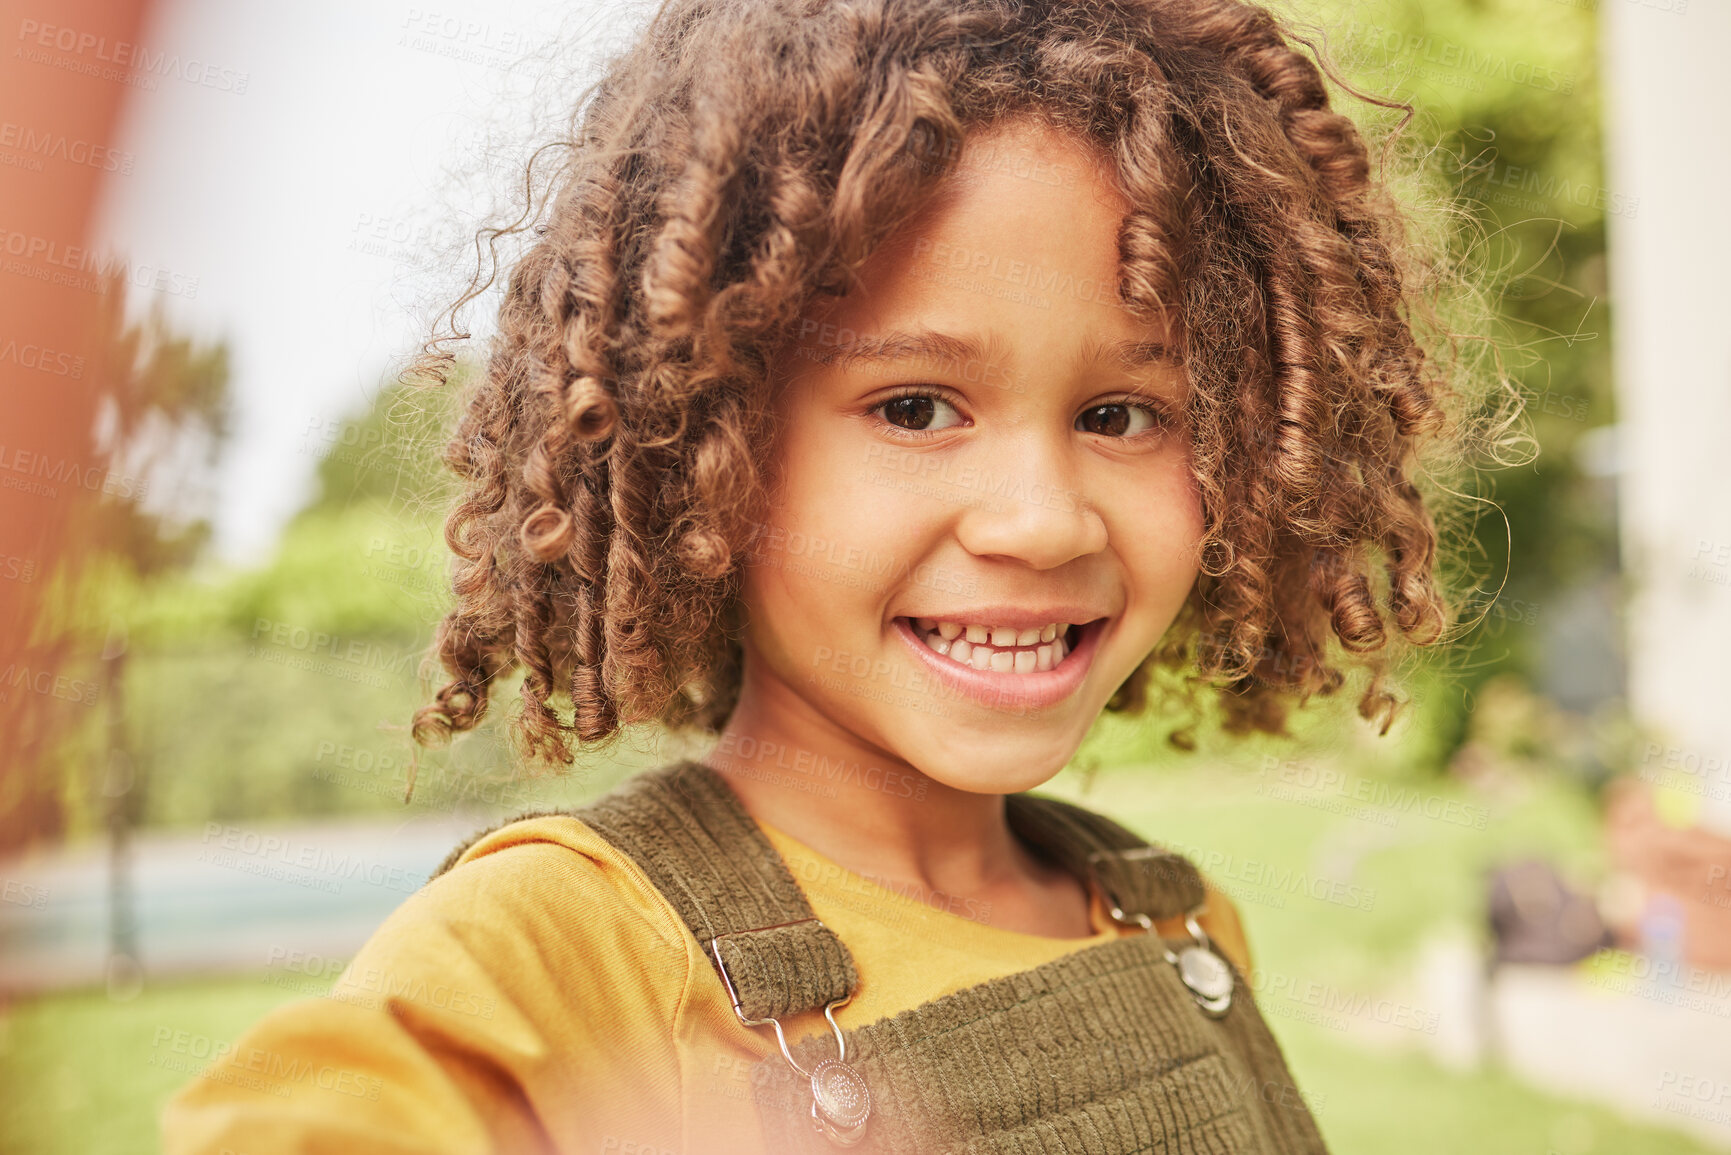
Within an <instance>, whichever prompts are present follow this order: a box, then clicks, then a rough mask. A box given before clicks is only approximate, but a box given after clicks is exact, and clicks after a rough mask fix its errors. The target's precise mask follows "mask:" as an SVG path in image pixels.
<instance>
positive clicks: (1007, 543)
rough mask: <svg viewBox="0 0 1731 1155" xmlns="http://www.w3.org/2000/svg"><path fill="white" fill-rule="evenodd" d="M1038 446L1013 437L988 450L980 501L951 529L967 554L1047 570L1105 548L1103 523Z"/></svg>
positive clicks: (1066, 471) (1056, 460)
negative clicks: (988, 462) (1011, 441)
mask: <svg viewBox="0 0 1731 1155" xmlns="http://www.w3.org/2000/svg"><path fill="white" fill-rule="evenodd" d="M1042 442H1047V439H1045V438H1037V437H1027V438H1018V439H1016V441H1015V443H1013V444H1002V445H1000V446H997V447H994V448H993V450H992V452H991V453H990V455H989V459H990V461H991V462H992V464H990V465H985V466H983V467H982V468H981V470H980V476H981V478H982V481H981V484H980V487H979V488H980V494H979V499H978V500H977V501H974V502H971V503H969V504H968V506H967V507H966V508H965V510H964V512H963V513H962V516H961V518H960V519H959V521H958V523H957V526H956V537H957V538H958V540H959V541H960V542H961V545H962V547H963V548H964V549H966V550H967V551H968V552H969V553H970V554H973V555H974V556H975V557H998V558H1008V559H1013V560H1015V561H1019V562H1022V563H1023V564H1025V565H1028V566H1031V567H1032V568H1034V569H1038V570H1048V569H1056V568H1057V567H1058V566H1061V565H1063V564H1064V563H1065V562H1068V561H1073V560H1074V559H1076V558H1078V557H1085V556H1087V555H1088V554H1093V553H1099V552H1100V551H1101V550H1103V549H1105V548H1106V522H1105V521H1104V519H1102V518H1101V516H1100V514H1099V513H1098V512H1097V511H1096V509H1095V506H1094V503H1092V502H1091V501H1089V500H1088V497H1087V494H1086V493H1085V492H1083V490H1082V489H1081V488H1079V487H1078V486H1077V484H1076V481H1077V474H1076V470H1075V469H1074V468H1073V467H1072V465H1071V463H1070V462H1069V460H1068V457H1067V455H1066V454H1065V452H1064V451H1063V449H1062V448H1060V447H1057V446H1054V445H1051V444H1050V443H1049V442H1047V443H1045V444H1041V443H1042ZM981 448H986V447H984V446H982V447H981Z"/></svg>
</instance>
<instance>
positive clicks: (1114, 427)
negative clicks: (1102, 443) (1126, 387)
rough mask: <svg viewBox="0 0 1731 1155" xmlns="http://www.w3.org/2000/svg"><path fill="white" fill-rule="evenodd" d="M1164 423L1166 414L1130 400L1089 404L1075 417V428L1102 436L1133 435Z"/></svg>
mask: <svg viewBox="0 0 1731 1155" xmlns="http://www.w3.org/2000/svg"><path fill="white" fill-rule="evenodd" d="M1164 424H1166V414H1165V413H1163V412H1161V411H1160V410H1158V409H1156V408H1154V407H1153V406H1151V405H1141V404H1137V403H1136V402H1132V401H1108V402H1106V403H1105V404H1104V405H1091V406H1089V407H1088V408H1086V409H1084V410H1082V412H1081V414H1080V415H1079V416H1077V418H1076V428H1077V429H1080V430H1081V431H1082V432H1083V433H1097V434H1099V435H1100V436H1102V437H1134V436H1136V435H1137V434H1138V433H1146V432H1148V431H1149V430H1150V429H1153V428H1154V427H1155V426H1157V425H1164Z"/></svg>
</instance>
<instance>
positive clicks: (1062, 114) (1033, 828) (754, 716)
mask: <svg viewBox="0 0 1731 1155" xmlns="http://www.w3.org/2000/svg"><path fill="white" fill-rule="evenodd" d="M555 193H556V195H555V196H554V198H553V199H552V200H551V201H550V202H549V204H550V206H551V207H550V208H549V210H548V211H547V212H546V214H545V217H544V220H543V222H542V227H538V228H537V229H536V237H537V239H536V240H535V242H534V244H533V245H532V247H530V248H529V250H528V251H527V253H526V254H525V255H524V256H523V257H522V258H521V259H520V261H518V263H517V265H516V267H515V269H514V271H513V272H512V275H511V278H510V283H509V289H508V292H507V294H506V298H505V302H504V305H503V307H502V311H501V314H500V334H499V336H498V338H497V341H496V344H495V346H494V348H493V352H492V355H491V359H490V361H489V364H488V367H487V371H486V374H485V380H484V381H483V382H482V383H481V384H480V386H479V388H478V390H477V392H476V393H475V394H474V396H473V397H472V398H471V399H470V400H469V402H468V406H467V409H466V412H465V414H464V416H463V418H462V422H461V424H460V426H459V428H458V430H457V432H456V435H455V437H454V438H453V440H452V442H451V445H450V450H449V454H448V459H449V461H450V463H451V465H452V467H453V468H454V469H455V470H456V471H457V472H458V473H459V474H460V475H461V476H462V477H463V478H464V479H465V481H466V484H467V490H466V492H465V494H464V497H463V500H462V502H461V503H460V504H459V505H458V506H457V508H456V510H455V511H454V513H453V514H452V516H451V519H450V522H449V525H448V532H447V539H448V541H449V542H450V545H451V548H452V550H453V551H454V552H455V553H456V554H457V555H458V557H459V558H460V559H461V560H460V565H459V568H458V570H457V571H456V577H455V585H456V593H457V599H458V600H457V605H456V608H455V609H454V610H453V612H452V613H451V614H450V615H449V616H448V617H447V618H446V620H445V622H444V624H443V627H442V629H441V633H440V636H439V642H438V646H439V652H440V656H441V657H442V659H443V661H444V664H445V667H446V668H447V669H448V670H449V671H450V673H451V676H452V681H451V683H450V684H449V685H447V686H446V687H445V688H444V689H443V690H442V691H440V693H439V694H438V697H437V700H436V701H435V702H434V703H433V704H432V705H431V706H429V707H428V708H427V709H425V710H423V711H422V713H421V715H420V716H419V717H418V719H417V737H418V738H420V739H422V740H423V741H428V742H433V741H438V740H441V739H443V738H445V737H448V736H449V735H451V734H452V733H453V732H458V731H465V730H468V729H470V728H472V727H473V726H475V725H476V723H477V722H478V721H479V720H480V718H481V716H482V715H483V713H484V712H485V710H486V708H487V703H488V697H489V693H490V690H491V688H492V686H493V685H494V683H495V682H496V681H498V680H499V679H500V678H501V677H502V676H504V675H505V674H507V673H508V672H509V671H510V670H512V669H513V668H514V667H520V668H521V669H522V671H523V674H524V681H523V692H522V699H523V708H522V712H521V715H520V717H519V718H518V719H517V720H516V723H515V726H516V730H517V732H518V733H519V734H520V736H521V737H522V739H523V740H524V742H525V744H526V745H527V746H528V748H529V749H531V750H532V751H534V752H535V753H537V754H539V755H541V756H543V757H546V758H549V759H553V760H559V759H568V758H569V756H570V749H571V743H572V740H573V739H575V740H576V741H577V742H579V743H583V744H597V745H598V744H601V743H604V742H606V741H607V740H609V739H612V738H614V737H616V736H617V735H618V734H619V733H620V731H621V728H622V727H624V726H627V725H630V724H636V723H644V722H659V723H662V724H664V725H666V726H668V727H671V728H673V729H674V730H686V731H695V732H697V733H699V734H709V735H714V736H715V741H714V743H713V745H712V746H710V747H709V749H708V750H707V752H706V753H705V755H704V757H703V758H701V759H696V760H683V761H680V762H678V763H675V764H673V765H671V766H668V767H665V768H663V769H660V770H656V771H652V772H649V773H646V774H641V775H639V776H637V778H635V779H634V780H632V781H629V782H628V783H627V784H626V785H625V786H624V787H622V788H621V789H620V790H619V791H616V792H615V793H614V794H612V795H609V796H608V797H606V798H604V799H602V800H601V801H599V802H597V803H595V804H592V805H591V806H589V807H586V808H584V809H582V810H580V811H578V812H575V813H574V814H542V815H538V816H530V817H526V818H524V819H522V820H519V821H516V822H512V823H509V824H506V825H504V826H502V827H499V828H497V829H494V830H492V831H490V832H488V833H486V834H485V835H483V836H481V837H480V838H479V839H477V840H476V841H475V842H473V843H471V844H470V845H468V846H467V847H465V848H462V849H461V850H460V851H459V852H458V853H456V854H454V855H453V856H452V859H451V860H450V861H449V862H448V863H447V865H446V867H445V868H444V869H442V870H441V872H440V873H439V874H438V875H437V876H436V877H435V878H434V879H433V880H432V881H431V882H430V883H429V884H428V886H427V887H426V888H425V889H424V891H423V892H421V893H420V894H419V895H417V896H416V898H415V899H414V900H412V901H410V902H408V903H405V904H404V906H403V907H402V908H401V909H400V910H398V911H397V912H396V913H395V914H393V915H392V916H391V918H390V919H388V920H387V921H386V923H385V924H384V926H383V927H381V929H380V930H379V931H378V933H377V934H376V935H375V936H374V938H373V939H372V940H371V941H370V942H369V943H368V944H367V945H366V947H365V948H364V949H363V950H362V951H361V953H360V955H359V956H358V957H357V958H356V959H355V960H354V962H353V963H352V964H351V965H350V966H349V968H348V969H347V970H346V971H345V972H344V974H343V975H342V977H341V979H340V980H339V981H338V983H337V986H336V989H335V990H334V991H333V993H332V996H331V997H330V998H328V999H323V1000H311V1001H308V1002H305V1003H302V1004H297V1005H294V1006H290V1007H286V1008H283V1009H280V1010H278V1011H276V1012H274V1013H273V1014H271V1015H269V1016H267V1017H266V1018H265V1019H264V1020H263V1021H262V1022H261V1023H260V1024H258V1025H257V1026H256V1027H255V1028H254V1029H253V1030H252V1031H251V1032H250V1033H249V1034H248V1035H247V1036H245V1037H244V1038H243V1039H242V1040H240V1041H239V1042H238V1043H237V1044H236V1045H235V1046H234V1048H233V1049H232V1050H231V1051H230V1052H229V1053H228V1054H227V1055H225V1057H224V1059H223V1060H222V1061H221V1062H219V1063H218V1064H217V1065H216V1066H214V1067H213V1068H212V1070H211V1071H210V1072H207V1074H206V1076H205V1077H204V1078H202V1079H199V1080H195V1081H194V1082H193V1084H192V1085H191V1086H189V1087H188V1088H186V1089H185V1090H184V1091H182V1092H181V1093H180V1095H179V1096H178V1097H177V1098H176V1099H175V1101H174V1102H173V1103H172V1104H171V1105H170V1107H169V1108H168V1110H167V1112H166V1115H165V1124H164V1125H165V1130H166V1135H167V1138H168V1143H167V1148H168V1150H169V1151H170V1152H194V1151H197V1152H210V1153H215V1152H219V1151H230V1150H232V1151H236V1152H242V1151H244V1152H248V1153H249V1155H260V1153H263V1152H271V1151H282V1152H287V1151H368V1152H411V1151H413V1152H511V1153H517V1152H561V1153H566V1152H621V1153H628V1152H637V1153H662V1152H674V1151H677V1152H687V1151H690V1152H698V1151H702V1152H762V1151H775V1152H783V1151H796V1150H830V1149H832V1148H835V1147H840V1146H850V1145H855V1146H858V1147H859V1149H860V1150H862V1151H884V1152H889V1151H948V1150H963V1149H965V1150H968V1151H976V1152H1012V1151H1014V1152H1022V1151H1036V1150H1038V1151H1066V1152H1089V1153H1097V1155H1116V1153H1120V1152H1130V1151H1152V1150H1164V1151H1184V1152H1192V1151H1194V1152H1203V1151H1207V1152H1228V1151H1230V1152H1320V1151H1322V1150H1324V1148H1323V1144H1322V1140H1321V1138H1320V1137H1319V1135H1318V1133H1317V1130H1316V1127H1315V1124H1314V1122H1313V1120H1312V1118H1311V1116H1310V1113H1309V1111H1308V1109H1307V1106H1306V1101H1305V1098H1304V1096H1303V1095H1302V1093H1301V1092H1300V1090H1299V1088H1297V1087H1296V1086H1294V1084H1293V1081H1292V1076H1291V1074H1290V1073H1289V1072H1288V1071H1287V1070H1286V1067H1285V1064H1284V1061H1283V1060H1282V1058H1281V1056H1280V1052H1279V1049H1278V1047H1277V1046H1275V1044H1274V1042H1273V1039H1272V1037H1271V1036H1270V1035H1269V1033H1268V1030H1267V1027H1266V1026H1265V1024H1264V1023H1263V1022H1262V1020H1261V1018H1260V1017H1259V1015H1258V1014H1257V1011H1256V1007H1255V1005H1254V1002H1253V1001H1252V999H1251V997H1250V993H1249V989H1248V986H1249V984H1248V982H1247V978H1246V976H1248V975H1249V973H1250V957H1249V954H1248V952H1247V951H1246V949H1245V944H1244V940H1243V937H1242V933H1241V930H1240V928H1239V925H1238V920H1237V915H1236V912H1235V911H1234V910H1233V908H1232V906H1231V904H1230V903H1229V902H1228V901H1227V900H1226V899H1225V898H1224V897H1223V896H1222V895H1220V894H1219V893H1218V892H1217V891H1215V890H1213V889H1212V888H1210V887H1208V886H1207V883H1206V881H1205V880H1204V879H1202V878H1200V876H1199V875H1198V874H1197V872H1196V871H1195V869H1194V867H1192V866H1191V865H1190V864H1189V863H1188V862H1186V861H1185V860H1183V859H1182V858H1180V857H1178V856H1175V855H1170V854H1165V853H1162V852H1160V851H1158V850H1156V849H1154V848H1150V847H1147V846H1146V845H1145V844H1143V843H1142V840H1140V839H1139V838H1137V837H1136V836H1135V835H1133V834H1131V833H1130V832H1128V831H1126V830H1124V829H1123V828H1122V827H1120V826H1118V825H1117V824H1115V823H1113V822H1111V821H1109V820H1107V819H1105V818H1103V817H1101V816H1099V815H1094V814H1092V813H1090V812H1088V811H1086V810H1083V809H1081V808H1078V807H1074V806H1068V805H1065V804H1062V803H1058V802H1055V801H1051V800H1046V799H1041V798H1039V797H1037V796H1034V795H1030V794H1027V793H1025V792H1026V791H1028V790H1029V789H1030V788H1033V787H1037V786H1039V785H1040V784H1041V783H1043V782H1046V781H1047V780H1048V779H1050V778H1051V777H1052V776H1053V775H1054V774H1056V773H1057V772H1058V770H1059V769H1061V768H1062V767H1063V766H1064V765H1065V764H1066V762H1067V761H1068V760H1069V759H1070V757H1071V755H1072V754H1073V753H1074V752H1075V750H1076V749H1077V747H1078V745H1079V744H1080V742H1081V741H1082V739H1083V737H1084V735H1085V734H1086V733H1087V731H1088V729H1089V727H1090V726H1091V725H1092V724H1093V723H1094V722H1095V720H1096V719H1097V718H1098V717H1099V715H1100V713H1101V711H1102V710H1114V711H1131V710H1136V709H1139V708H1140V707H1141V706H1142V704H1143V702H1144V701H1145V699H1146V698H1147V696H1148V695H1149V686H1150V680H1151V678H1153V677H1154V676H1156V675H1161V676H1165V677H1166V680H1167V683H1168V684H1167V685H1166V686H1164V687H1163V688H1162V689H1161V690H1160V691H1159V692H1160V693H1162V694H1166V695H1176V696H1182V695H1185V694H1193V693H1196V692H1198V688H1199V687H1203V688H1205V687H1207V686H1209V685H1214V686H1218V687H1220V688H1221V690H1222V693H1221V695H1220V704H1221V705H1222V707H1223V708H1224V712H1225V717H1226V722H1227V726H1228V729H1230V730H1233V731H1237V732H1242V731H1248V730H1253V729H1260V730H1265V731H1271V732H1277V733H1278V732H1281V730H1282V725H1283V717H1284V713H1285V708H1286V706H1287V705H1288V704H1289V703H1291V702H1294V701H1299V700H1302V699H1303V698H1304V697H1306V696H1308V695H1309V694H1311V693H1318V692H1320V693H1328V692H1331V691H1333V690H1334V689H1336V688H1337V687H1338V686H1339V685H1341V684H1342V681H1343V674H1342V673H1341V671H1340V670H1339V669H1337V668H1336V666H1335V664H1334V658H1333V656H1332V655H1331V653H1330V652H1329V649H1328V648H1327V647H1326V646H1325V642H1326V639H1327V634H1328V633H1332V634H1333V635H1334V636H1335V637H1337V638H1338V639H1339V640H1340V642H1341V645H1342V647H1343V648H1344V649H1345V650H1346V651H1348V652H1350V653H1352V654H1357V655H1361V658H1360V660H1361V661H1362V662H1363V664H1365V665H1366V666H1368V667H1369V670H1370V673H1371V675H1372V676H1371V677H1369V678H1368V679H1367V687H1366V688H1365V690H1364V692H1363V695H1362V698H1361V700H1360V712H1361V713H1362V714H1364V716H1366V717H1367V718H1371V717H1377V716H1379V715H1380V716H1381V718H1382V725H1383V729H1384V730H1386V728H1387V723H1388V720H1389V717H1390V716H1391V714H1392V710H1393V707H1394V705H1395V699H1394V698H1393V696H1392V694H1391V693H1390V692H1389V691H1388V689H1387V688H1386V687H1385V686H1384V684H1383V681H1382V678H1381V677H1380V674H1381V671H1382V670H1383V669H1384V668H1385V667H1384V665H1383V664H1382V663H1383V662H1385V661H1386V660H1387V655H1388V653H1389V652H1390V649H1391V648H1392V647H1391V643H1392V642H1394V641H1398V640H1400V639H1401V638H1405V639H1407V640H1409V641H1412V642H1418V643H1421V644H1423V643H1428V642H1431V641H1434V640H1435V639H1436V638H1438V637H1439V636H1440V635H1441V633H1442V631H1443V627H1444V625H1445V621H1446V611H1445V607H1444V603H1443V601H1442V599H1441V598H1440V596H1439V594H1438V592H1437V589H1436V586H1435V584H1434V580H1433V574H1432V568H1433V564H1434V556H1435V533H1434V530H1433V528H1432V523H1431V520H1430V517H1429V515H1428V513H1427V511H1426V509H1425V507H1424V504H1423V502H1422V501H1421V499H1420V496H1419V494H1418V493H1417V491H1416V490H1415V489H1414V488H1413V486H1412V484H1411V483H1410V482H1409V481H1408V479H1407V471H1408V468H1409V465H1410V462H1411V455H1412V452H1413V449H1414V445H1415V440H1416V439H1417V438H1418V437H1419V436H1420V435H1421V434H1423V433H1426V432H1435V431H1438V430H1439V429H1441V428H1442V427H1444V426H1445V424H1446V422H1445V420H1444V415H1443V411H1442V409H1441V401H1440V398H1441V397H1442V396H1443V389H1444V385H1443V382H1441V381H1440V380H1438V379H1436V377H1437V375H1436V373H1435V371H1434V370H1433V369H1432V368H1431V367H1430V362H1428V361H1427V360H1426V359H1425V358H1424V356H1423V354H1422V353H1421V351H1420V349H1419V348H1418V346H1417V344H1416V343H1415V340H1414V337H1413V334H1412V331H1411V329H1410V328H1409V325H1408V322H1407V321H1406V320H1405V317H1406V316H1407V315H1408V310H1409V309H1410V308H1411V307H1412V306H1413V305H1414V302H1413V301H1412V300H1411V290H1410V289H1409V288H1406V287H1405V286H1406V285H1407V284H1408V282H1407V281H1404V280H1403V278H1404V277H1407V276H1408V275H1409V274H1410V271H1411V270H1410V268H1409V264H1410V258H1408V257H1407V256H1406V255H1405V250H1404V249H1403V248H1402V247H1401V245H1400V242H1399V237H1400V230H1399V218H1398V216H1397V215H1396V214H1395V213H1394V211H1393V210H1392V209H1391V208H1389V207H1388V205H1387V202H1386V201H1385V199H1384V198H1383V197H1382V196H1381V195H1380V194H1379V193H1378V191H1377V189H1376V187H1375V186H1374V185H1373V183H1372V181H1371V177H1370V167H1369V164H1368V160H1367V156H1366V152H1365V148H1364V146H1363V144H1362V143H1361V140H1360V137H1359V135H1358V133H1357V132H1356V131H1355V130H1354V128H1353V127H1352V125H1351V124H1350V123H1349V122H1348V121H1347V120H1346V119H1345V118H1343V117H1342V116H1341V115H1339V114H1337V113H1335V112H1333V111H1331V110H1330V109H1329V107H1328V101H1327V98H1326V94H1325V91H1324V87H1323V83H1322V80H1321V78H1320V76H1319V73H1318V71H1317V68H1316V66H1315V65H1314V64H1312V63H1310V62H1309V61H1308V60H1307V59H1306V58H1305V57H1304V56H1302V55H1300V54H1299V53H1298V52H1297V51H1295V50H1294V49H1293V48H1292V47H1290V46H1289V44H1288V42H1287V40H1286V39H1285V37H1284V36H1283V34H1282V32H1281V31H1280V29H1279V27H1278V26H1277V24H1276V23H1275V21H1274V20H1273V19H1272V18H1271V17H1270V16H1269V15H1268V14H1267V13H1266V12H1264V11H1263V10H1261V9H1259V8H1256V7H1252V6H1249V5H1245V4H1241V3H1237V2H1234V0H1142V2H1123V3H1112V4H1105V3H1091V2H1088V3H1065V4H1048V3H1032V2H1015V0H959V2H958V0H932V2H924V0H858V2H855V3H849V4H842V3H835V2H831V0H673V2H671V3H669V4H668V5H667V6H666V7H664V8H663V9H662V11H661V12H660V13H659V15H658V16H657V17H656V19H655V21H654V22H653V24H652V26H651V27H650V28H649V30H648V32H647V34H646V35H645V37H644V38H643V40H642V41H641V43H640V44H638V46H637V47H636V48H634V49H633V50H632V51H631V52H630V53H628V54H627V55H626V56H624V57H623V58H622V59H620V60H619V61H617V62H616V63H615V64H614V65H613V66H612V68H611V70H610V72H609V73H608V75H607V77H606V78H605V79H604V80H603V81H602V83H601V84H600V85H599V87H598V88H597V89H596V90H595V91H594V92H593V94H592V95H591V96H590V98H589V99H588V100H587V102H586V103H585V105H584V107H583V109H582V116H581V120H580V122H579V128H578V131H577V133H576V139H575V141H574V142H573V145H572V148H571V152H570V159H569V163H568V164H567V165H566V166H565V167H564V168H563V169H562V170H561V172H560V175H559V178H558V186H557V188H556V190H555ZM1371 551H1376V552H1377V553H1379V554H1380V555H1381V561H1382V569H1383V571H1384V573H1385V575H1386V591H1385V592H1384V593H1382V594H1381V595H1380V596H1379V595H1378V593H1377V592H1376V590H1375V588H1374V587H1373V585H1372V572H1371V564H1372V563H1371V560H1370V559H1371ZM1222 955H1224V959H1223V958H1222Z"/></svg>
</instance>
